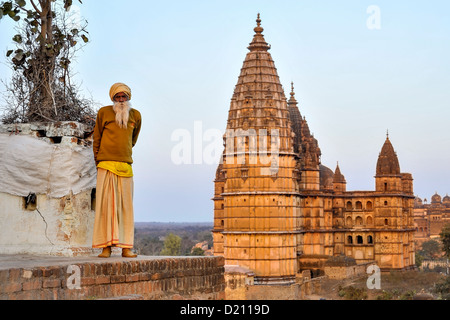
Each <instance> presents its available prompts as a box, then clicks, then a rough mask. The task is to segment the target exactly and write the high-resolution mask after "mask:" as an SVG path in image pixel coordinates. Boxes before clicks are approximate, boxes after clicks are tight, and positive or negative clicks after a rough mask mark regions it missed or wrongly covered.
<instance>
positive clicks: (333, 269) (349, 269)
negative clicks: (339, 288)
mask: <svg viewBox="0 0 450 320" xmlns="http://www.w3.org/2000/svg"><path fill="white" fill-rule="evenodd" d="M373 264H375V263H374V262H368V263H363V264H358V265H353V266H325V267H324V271H325V275H326V276H327V277H328V278H329V279H335V280H344V279H352V278H358V277H361V276H364V275H367V268H368V267H369V266H370V265H373Z"/></svg>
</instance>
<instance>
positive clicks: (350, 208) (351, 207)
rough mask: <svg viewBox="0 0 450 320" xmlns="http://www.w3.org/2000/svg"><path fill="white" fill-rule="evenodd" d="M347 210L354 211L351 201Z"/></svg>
mask: <svg viewBox="0 0 450 320" xmlns="http://www.w3.org/2000/svg"><path fill="white" fill-rule="evenodd" d="M346 208H347V210H352V209H353V206H352V202H351V201H348V202H347V206H346Z"/></svg>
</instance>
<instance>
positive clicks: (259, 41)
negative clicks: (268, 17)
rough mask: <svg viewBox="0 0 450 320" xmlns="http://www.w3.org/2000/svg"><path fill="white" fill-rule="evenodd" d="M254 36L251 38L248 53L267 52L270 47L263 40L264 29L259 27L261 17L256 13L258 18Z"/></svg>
mask: <svg viewBox="0 0 450 320" xmlns="http://www.w3.org/2000/svg"><path fill="white" fill-rule="evenodd" d="M254 31H255V36H254V37H253V41H252V42H251V43H250V46H249V47H248V49H249V50H250V51H252V52H253V51H268V50H269V49H270V45H269V44H268V43H267V42H266V40H265V39H264V36H263V34H262V32H263V31H264V28H263V27H261V17H260V14H259V13H258V18H257V19H256V28H255V29H254Z"/></svg>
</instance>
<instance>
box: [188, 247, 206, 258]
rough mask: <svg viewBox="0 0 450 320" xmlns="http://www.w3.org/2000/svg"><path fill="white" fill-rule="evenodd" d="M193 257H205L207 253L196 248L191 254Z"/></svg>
mask: <svg viewBox="0 0 450 320" xmlns="http://www.w3.org/2000/svg"><path fill="white" fill-rule="evenodd" d="M190 255H191V256H204V255H205V251H203V249H202V248H194V249H192V252H191V254H190Z"/></svg>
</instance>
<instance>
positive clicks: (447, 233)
mask: <svg viewBox="0 0 450 320" xmlns="http://www.w3.org/2000/svg"><path fill="white" fill-rule="evenodd" d="M440 237H441V240H442V249H443V250H444V252H445V255H446V256H447V259H450V224H446V225H445V226H444V228H442V231H441V233H440Z"/></svg>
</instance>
